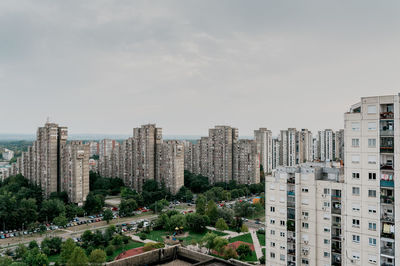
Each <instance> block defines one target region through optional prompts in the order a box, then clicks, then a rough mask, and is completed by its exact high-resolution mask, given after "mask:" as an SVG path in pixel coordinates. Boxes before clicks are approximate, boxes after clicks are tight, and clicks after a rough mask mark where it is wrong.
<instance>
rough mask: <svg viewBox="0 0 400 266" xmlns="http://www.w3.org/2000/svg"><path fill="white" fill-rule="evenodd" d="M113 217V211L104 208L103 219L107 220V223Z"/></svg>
mask: <svg viewBox="0 0 400 266" xmlns="http://www.w3.org/2000/svg"><path fill="white" fill-rule="evenodd" d="M113 217H114V214H113V212H112V211H111V210H110V209H106V210H105V211H104V212H103V219H104V220H105V221H107V224H108V223H110V221H111V220H112V219H113Z"/></svg>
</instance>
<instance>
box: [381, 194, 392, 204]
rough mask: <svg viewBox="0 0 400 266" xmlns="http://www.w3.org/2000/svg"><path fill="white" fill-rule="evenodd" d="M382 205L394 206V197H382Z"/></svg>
mask: <svg viewBox="0 0 400 266" xmlns="http://www.w3.org/2000/svg"><path fill="white" fill-rule="evenodd" d="M381 203H385V204H394V197H393V196H384V195H381Z"/></svg>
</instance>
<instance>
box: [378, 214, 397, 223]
mask: <svg viewBox="0 0 400 266" xmlns="http://www.w3.org/2000/svg"><path fill="white" fill-rule="evenodd" d="M381 221H382V222H389V223H394V215H393V214H386V213H384V214H382V215H381Z"/></svg>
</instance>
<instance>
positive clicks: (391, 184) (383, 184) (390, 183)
mask: <svg viewBox="0 0 400 266" xmlns="http://www.w3.org/2000/svg"><path fill="white" fill-rule="evenodd" d="M381 187H394V181H393V180H381Z"/></svg>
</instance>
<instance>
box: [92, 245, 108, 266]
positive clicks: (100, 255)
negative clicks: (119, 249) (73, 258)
mask: <svg viewBox="0 0 400 266" xmlns="http://www.w3.org/2000/svg"><path fill="white" fill-rule="evenodd" d="M106 258H107V256H106V253H105V252H104V251H103V250H101V249H95V250H93V251H92V252H91V253H90V256H89V262H90V265H94V266H101V265H103V263H104V262H106Z"/></svg>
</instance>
